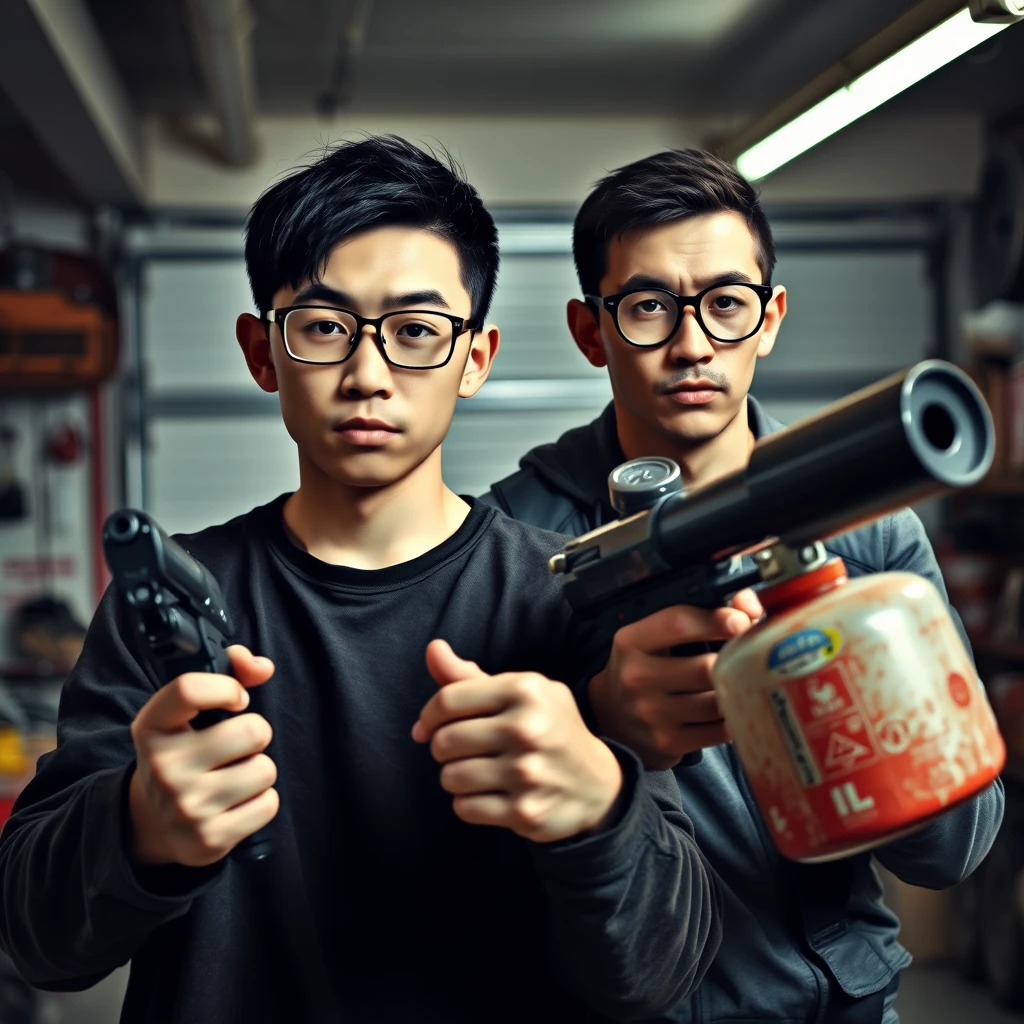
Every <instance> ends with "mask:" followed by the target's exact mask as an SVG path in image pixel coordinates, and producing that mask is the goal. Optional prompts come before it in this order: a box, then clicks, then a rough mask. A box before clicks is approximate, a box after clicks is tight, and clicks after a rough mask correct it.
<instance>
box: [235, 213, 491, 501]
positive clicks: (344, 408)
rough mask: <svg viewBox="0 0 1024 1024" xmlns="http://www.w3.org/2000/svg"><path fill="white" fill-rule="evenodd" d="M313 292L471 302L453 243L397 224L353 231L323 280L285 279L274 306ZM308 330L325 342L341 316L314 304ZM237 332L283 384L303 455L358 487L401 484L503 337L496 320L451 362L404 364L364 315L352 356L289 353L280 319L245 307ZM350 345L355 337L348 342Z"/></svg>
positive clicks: (377, 304) (446, 304) (376, 312)
mask: <svg viewBox="0 0 1024 1024" xmlns="http://www.w3.org/2000/svg"><path fill="white" fill-rule="evenodd" d="M305 304H312V305H318V306H334V307H340V308H343V309H346V310H351V311H352V312H355V313H357V314H359V315H361V316H364V317H378V316H382V315H383V314H385V313H390V312H394V311H398V310H434V311H438V312H443V313H450V314H452V315H454V316H457V317H461V318H463V319H465V320H468V319H469V318H470V312H471V308H472V303H471V299H470V296H469V293H468V292H467V291H466V288H465V286H464V285H463V283H462V279H461V275H460V267H459V258H458V254H457V252H456V250H455V248H454V247H453V246H452V245H451V244H450V243H449V242H447V241H445V240H443V239H441V238H438V237H437V236H436V235H433V234H431V233H429V232H427V231H423V230H419V229H414V228H398V227H389V228H380V229H376V230H372V231H367V232H364V233H362V234H359V235H355V236H353V237H352V238H349V239H346V240H345V241H344V242H342V243H341V244H340V245H339V246H338V247H337V248H336V249H335V250H334V251H333V252H332V253H331V256H330V259H329V260H328V262H327V265H326V266H325V267H324V270H323V275H322V277H321V279H320V280H319V281H317V282H309V283H306V284H303V285H300V286H299V288H298V289H292V288H290V287H284V288H281V289H280V290H279V291H278V292H277V293H276V294H275V295H274V308H275V309H279V308H281V307H286V306H295V305H305ZM425 322H427V323H429V321H425ZM434 322H435V323H436V322H437V321H436V320H435V321H434ZM403 323H404V324H405V326H403V330H404V331H405V333H406V334H407V335H408V336H409V337H411V338H417V337H422V336H423V335H424V332H425V331H426V330H428V329H429V328H426V327H424V326H421V325H420V324H419V323H418V321H417V318H410V319H408V320H405V319H403ZM288 329H289V332H290V333H291V331H292V327H291V326H289V328H288ZM306 330H307V332H311V333H312V336H314V337H315V339H316V341H317V343H322V340H321V336H322V335H328V336H330V335H334V334H336V333H337V331H338V328H337V326H336V325H335V324H334V323H333V322H332V321H331V320H328V319H324V320H320V319H319V318H318V317H316V315H315V314H314V320H313V322H312V325H311V326H309V327H307V328H306ZM237 333H238V340H239V343H240V344H241V346H242V349H243V351H244V352H245V353H246V359H247V361H248V363H249V368H250V372H252V374H253V377H254V378H256V380H257V382H258V383H259V384H260V386H261V387H263V388H264V390H267V391H278V392H279V393H280V396H281V414H282V417H283V419H284V423H285V427H286V428H287V430H288V433H289V434H290V435H291V437H292V439H293V440H294V441H295V443H296V445H297V446H298V449H299V456H300V461H301V462H302V463H303V464H304V465H305V467H306V468H307V469H312V468H314V467H315V469H316V470H318V471H319V472H320V473H321V474H323V475H324V476H326V477H328V478H330V479H331V480H334V481H335V482H337V483H341V484H344V485H346V486H355V487H382V486H387V485H389V484H393V483H395V482H397V481H399V480H401V479H403V478H404V477H406V476H408V475H409V474H410V473H411V472H412V471H413V470H414V469H416V468H417V467H418V466H420V465H421V464H422V463H423V462H424V461H426V460H427V459H428V458H429V457H430V456H431V454H432V453H433V452H434V451H435V450H436V449H437V448H438V447H439V446H440V444H441V442H442V440H443V439H444V436H445V434H446V433H447V431H448V427H449V425H450V423H451V418H452V413H453V412H454V409H455V400H456V398H457V397H458V396H459V395H462V396H463V397H469V396H470V395H472V394H474V393H475V392H476V390H477V389H478V388H479V387H480V385H481V384H482V383H483V382H484V380H485V379H486V377H487V372H488V370H489V367H490V360H491V358H492V356H493V354H494V352H495V351H496V350H497V346H498V336H497V331H496V330H494V329H490V330H489V331H484V332H478V333H476V334H475V335H472V339H471V335H470V333H469V332H466V333H464V334H461V335H460V336H458V337H457V338H456V340H455V350H454V352H453V353H452V356H451V359H450V360H449V361H448V363H447V364H446V365H444V366H441V367H439V368H436V369H404V368H399V367H395V366H392V365H390V364H389V363H388V362H387V361H386V360H385V359H384V357H383V355H382V354H381V352H380V349H379V347H378V345H377V344H375V340H376V337H377V335H376V332H375V331H374V329H373V328H370V327H363V329H362V331H361V333H360V335H359V342H358V345H357V346H356V348H355V351H354V352H353V353H352V355H351V356H349V358H348V359H347V360H346V361H345V362H343V363H337V364H334V365H314V364H308V363H302V362H297V361H296V360H295V359H293V358H291V357H290V356H289V354H288V352H287V351H286V350H285V345H284V337H283V334H282V328H281V326H280V325H278V324H276V323H274V324H259V321H257V320H256V319H255V318H254V317H251V316H248V314H245V315H243V316H242V317H240V318H239V322H238V328H237ZM268 342H269V344H268ZM294 347H295V346H294V345H293V350H294ZM349 348H350V346H349V344H348V342H347V341H346V342H345V344H344V345H343V346H341V347H340V348H339V351H341V352H347V351H349ZM406 361H407V360H406Z"/></svg>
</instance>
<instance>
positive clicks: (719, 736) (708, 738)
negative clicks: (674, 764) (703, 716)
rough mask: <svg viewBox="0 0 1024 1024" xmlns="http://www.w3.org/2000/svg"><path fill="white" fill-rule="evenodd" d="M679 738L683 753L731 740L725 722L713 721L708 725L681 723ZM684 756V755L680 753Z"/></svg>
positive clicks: (715, 745)
mask: <svg viewBox="0 0 1024 1024" xmlns="http://www.w3.org/2000/svg"><path fill="white" fill-rule="evenodd" d="M679 739H680V744H681V747H682V750H683V753H687V754H688V753H689V752H690V751H691V750H702V749H703V748H704V747H717V746H718V745H719V744H721V743H727V742H728V741H729V732H728V730H727V729H726V727H725V723H724V722H713V723H711V724H708V725H681V726H679ZM680 756H682V755H680Z"/></svg>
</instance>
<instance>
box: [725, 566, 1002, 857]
mask: <svg viewBox="0 0 1024 1024" xmlns="http://www.w3.org/2000/svg"><path fill="white" fill-rule="evenodd" d="M760 597H761V601H762V604H763V606H764V608H765V610H766V612H767V615H766V617H765V619H763V620H762V621H761V622H760V623H758V624H757V625H755V626H754V627H753V628H752V629H751V630H749V631H748V632H747V633H745V634H744V635H743V636H741V637H737V638H736V639H735V640H732V641H730V642H729V643H728V644H726V645H725V646H724V647H723V648H722V650H721V651H720V652H719V655H718V659H717V662H716V665H715V669H714V683H715V689H716V692H717V695H718V701H719V704H720V706H721V709H722V713H723V715H724V717H725V720H726V722H727V723H728V726H729V729H730V731H731V733H732V736H733V739H734V741H735V744H736V748H737V752H738V754H739V756H740V760H741V761H742V763H743V767H744V770H745V772H746V775H747V777H748V779H749V781H750V785H751V788H752V789H753V792H754V796H755V798H756V799H757V802H758V805H759V806H760V808H761V812H762V814H763V815H764V819H765V821H766V823H767V825H768V830H769V832H770V833H771V835H772V837H773V839H774V841H775V844H776V846H777V847H778V848H779V850H780V851H781V852H782V853H783V854H784V855H785V856H786V857H789V858H791V859H793V860H797V861H805V862H814V861H826V860H833V859H836V858H838V857H844V856H848V855H850V854H854V853H857V852H859V851H862V850H867V849H871V848H872V847H875V846H879V845H881V844H882V843H885V842H889V841H891V840H892V839H895V838H897V837H899V836H901V835H905V834H907V833H909V832H912V831H914V830H915V829H916V828H918V827H920V826H921V825H922V824H924V823H925V822H926V821H927V820H928V819H929V818H931V817H933V816H935V815H937V814H939V813H941V812H942V811H944V810H946V809H947V808H949V807H951V806H953V805H954V804H956V803H958V802H960V801H962V800H966V799H967V798H968V797H970V796H973V795H974V794H975V793H977V792H979V791H980V790H981V789H983V788H984V787H986V786H987V785H989V783H991V782H992V780H993V779H995V777H996V776H997V775H998V774H999V772H1000V771H1001V769H1002V767H1003V762H1004V760H1005V757H1006V749H1005V746H1004V744H1003V740H1002V737H1001V736H1000V734H999V730H998V728H997V726H996V721H995V717H994V715H993V713H992V709H991V707H990V705H989V702H988V699H987V697H986V695H985V691H984V688H983V687H982V685H981V683H980V681H979V679H978V676H977V673H976V672H975V669H974V666H973V664H972V663H971V659H970V657H969V656H968V654H967V651H966V650H965V648H964V645H963V642H962V641H961V639H960V636H959V634H958V633H957V630H956V627H955V626H954V624H953V620H952V618H951V617H950V614H949V611H948V609H947V607H946V605H945V602H944V601H943V599H942V597H941V596H940V594H939V593H938V591H937V590H936V588H935V587H934V585H933V584H932V583H930V582H929V581H928V580H926V579H924V578H922V577H920V576H916V575H912V574H910V573H902V572H884V573H877V574H873V575H870V576H865V577H861V578H859V579H856V580H848V579H847V576H846V569H845V566H844V565H843V562H842V560H841V559H831V560H829V561H828V562H826V563H825V565H823V566H821V567H820V568H817V569H814V570H812V571H809V572H807V573H804V574H802V575H801V576H799V577H797V578H796V579H791V580H788V581H786V582H784V583H780V584H777V585H775V586H770V587H767V588H765V589H764V590H763V591H762V592H761V594H760Z"/></svg>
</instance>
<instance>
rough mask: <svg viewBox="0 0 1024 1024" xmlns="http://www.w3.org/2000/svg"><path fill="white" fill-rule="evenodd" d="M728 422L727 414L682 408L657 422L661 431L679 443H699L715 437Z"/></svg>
mask: <svg viewBox="0 0 1024 1024" xmlns="http://www.w3.org/2000/svg"><path fill="white" fill-rule="evenodd" d="M728 422H729V418H728V417H727V416H723V415H722V413H720V412H712V411H711V410H710V409H683V410H681V411H680V412H679V413H677V414H676V415H674V416H672V417H671V418H666V419H662V420H661V422H660V423H659V424H658V426H659V428H660V429H661V431H662V433H664V434H666V435H667V436H668V437H670V438H672V439H673V440H674V441H678V442H679V443H680V444H700V443H701V442H703V441H710V440H711V439H712V438H714V437H717V436H718V435H719V434H720V433H721V432H722V431H723V430H724V429H725V427H726V424H727V423H728Z"/></svg>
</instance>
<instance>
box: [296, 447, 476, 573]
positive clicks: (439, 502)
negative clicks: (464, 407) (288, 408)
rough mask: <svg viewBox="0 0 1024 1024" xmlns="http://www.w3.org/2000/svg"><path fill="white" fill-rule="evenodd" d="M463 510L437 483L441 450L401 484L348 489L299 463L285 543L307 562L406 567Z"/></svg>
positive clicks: (457, 521)
mask: <svg viewBox="0 0 1024 1024" xmlns="http://www.w3.org/2000/svg"><path fill="white" fill-rule="evenodd" d="M468 514H469V506H468V505H467V504H466V503H465V502H464V501H463V500H462V499H461V498H460V497H458V495H456V494H454V493H453V492H452V491H450V490H448V488H447V487H445V485H444V482H443V481H442V479H441V449H440V448H438V449H437V450H436V451H434V452H433V453H432V454H431V455H430V457H429V458H428V459H427V460H426V461H425V462H423V463H422V464H421V465H419V466H417V467H416V469H414V470H413V471H412V472H411V473H409V474H408V475H407V476H405V477H403V478H402V479H401V480H398V481H396V482H395V483H393V484H389V485H387V486H384V487H354V486H352V485H350V484H343V483H339V482H338V481H336V480H333V479H332V478H331V477H329V476H327V475H326V474H325V473H324V472H323V471H322V470H320V469H319V468H318V467H317V466H315V465H314V464H312V463H311V462H309V461H308V460H307V459H305V458H304V457H303V456H301V455H300V457H299V488H298V490H297V491H296V492H295V493H294V494H293V495H292V496H291V497H290V498H289V499H288V500H287V501H286V502H285V506H284V522H285V527H286V529H287V530H288V532H289V533H290V534H291V537H292V540H293V541H294V542H295V543H296V544H298V545H299V546H300V547H302V548H304V549H305V550H306V551H308V552H309V553H310V554H311V555H313V556H314V557H315V558H319V559H320V560H321V561H323V562H328V563H330V564H331V565H347V566H351V567H352V568H355V569H384V568H387V567H388V566H390V565H398V564H399V563H401V562H408V561H409V560H410V559H413V558H416V557H418V556H419V555H422V554H425V553H426V552H427V551H430V550H431V549H432V548H435V547H437V546H438V545H439V544H441V543H443V542H444V541H445V540H447V539H448V538H449V537H450V536H451V535H452V534H453V533H455V531H456V530H458V528H459V527H460V526H461V525H462V523H463V522H464V520H465V518H466V516H467V515H468Z"/></svg>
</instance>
